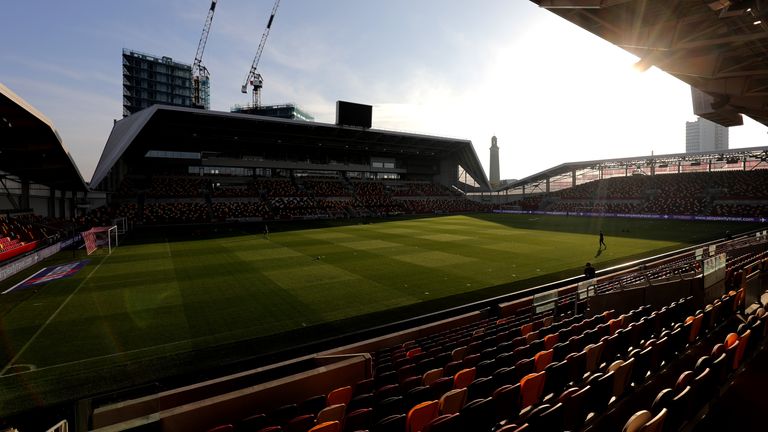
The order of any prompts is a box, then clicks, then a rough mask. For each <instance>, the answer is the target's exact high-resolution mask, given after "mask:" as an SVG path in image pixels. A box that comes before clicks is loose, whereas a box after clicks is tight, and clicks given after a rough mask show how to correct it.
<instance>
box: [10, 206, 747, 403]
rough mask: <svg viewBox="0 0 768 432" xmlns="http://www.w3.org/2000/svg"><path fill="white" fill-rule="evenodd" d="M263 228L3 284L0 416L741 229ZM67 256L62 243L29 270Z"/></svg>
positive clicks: (512, 224) (129, 245) (526, 225)
mask: <svg viewBox="0 0 768 432" xmlns="http://www.w3.org/2000/svg"><path fill="white" fill-rule="evenodd" d="M270 228H271V229H270V231H271V232H270V234H269V238H268V239H267V238H265V236H264V235H263V234H262V226H259V227H258V229H257V230H256V232H254V233H249V232H245V231H239V232H229V233H226V235H221V236H219V237H217V238H205V239H202V238H199V239H195V236H196V235H198V234H196V233H195V232H189V233H187V234H186V235H185V236H184V238H183V239H179V238H176V236H173V237H171V238H161V239H160V241H157V242H150V243H139V242H137V241H136V240H135V239H134V241H133V242H131V241H130V240H131V239H130V238H129V239H128V241H127V242H126V243H125V244H122V243H121V246H120V247H119V248H117V249H115V250H114V251H113V253H112V254H111V255H105V254H102V255H99V254H96V255H93V256H91V257H90V260H91V261H90V263H89V264H88V265H87V266H86V267H85V268H83V269H82V270H81V271H80V272H79V273H77V274H75V275H74V276H72V277H70V278H68V279H62V280H57V281H54V282H51V283H49V284H47V285H43V286H39V287H34V288H27V289H23V290H13V291H11V292H10V293H8V294H5V295H2V296H0V314H2V315H1V316H2V341H3V348H4V349H3V350H2V352H1V353H0V354H1V356H0V368H2V373H3V376H2V377H0V415H4V414H8V413H12V412H14V411H17V410H21V409H26V408H30V407H31V406H33V405H32V404H41V403H45V404H48V403H52V402H56V401H59V400H63V399H71V398H75V397H77V395H80V394H91V393H94V392H105V391H114V390H116V389H119V388H125V387H128V386H131V385H135V384H139V383H145V382H148V381H151V380H154V379H159V378H161V377H164V376H175V375H179V374H183V373H187V372H190V371H192V370H194V369H195V368H205V367H212V366H215V365H220V364H227V363H231V362H233V361H235V360H237V359H242V358H248V357H253V356H258V355H261V354H264V353H266V352H270V351H273V350H278V349H281V348H286V347H289V346H293V345H297V344H300V343H304V342H309V341H311V340H312V339H314V338H320V337H322V338H325V337H330V336H333V335H334V334H341V333H347V332H350V331H353V330H357V329H360V328H365V327H371V326H374V325H380V324H384V323H386V322H392V321H394V320H398V319H402V318H406V317H408V316H416V315H420V314H424V313H426V312H430V311H434V310H438V309H441V308H445V307H448V306H454V305H458V304H464V303H467V302H469V301H474V300H479V299H482V298H487V297H490V296H494V295H500V294H504V293H507V292H511V291H514V290H518V289H523V288H528V287H531V286H534V285H536V284H540V283H543V282H548V281H552V280H557V279H561V278H563V277H568V276H574V275H578V274H580V273H581V271H582V268H583V266H584V263H586V262H587V261H589V262H592V263H593V264H595V265H596V267H597V268H598V269H601V268H606V267H608V266H610V265H614V264H618V263H620V262H625V261H627V260H630V259H635V258H639V257H643V256H649V255H653V254H657V253H661V252H664V251H669V250H673V249H676V248H680V247H682V246H687V245H690V244H695V243H699V242H702V241H705V240H709V239H713V238H718V237H722V236H723V235H724V233H725V231H726V230H730V231H732V232H738V231H744V230H747V229H751V228H754V226H752V225H745V224H726V223H700V222H697V223H692V222H678V221H647V220H626V219H605V220H600V219H588V218H576V217H570V218H567V217H541V216H511V215H479V216H474V217H472V216H449V217H436V218H422V219H408V220H396V221H391V222H379V223H372V224H352V225H342V226H336V227H326V228H319V229H303V230H292V231H284V230H281V229H280V228H281V227H280V226H274V227H273V226H270ZM600 229H602V230H603V231H604V232H605V234H606V242H607V245H608V247H607V249H605V250H603V251H598V236H597V233H598V231H599V230H600ZM222 234H223V233H222ZM78 259H83V257H82V256H79V257H74V256H73V254H72V253H71V252H66V253H62V254H59V255H57V256H56V257H54V259H53V260H49V262H46V263H44V264H43V265H42V266H50V265H53V264H52V263H69V262H72V261H76V260H78ZM42 266H41V267H42ZM37 270H39V267H38V268H35V269H30V271H28V272H26V273H25V274H22V275H18V276H17V277H14V278H13V280H10V281H5V282H3V283H2V284H0V291H5V290H6V289H7V288H9V287H11V286H13V285H15V284H16V283H18V282H19V281H21V280H23V279H24V278H26V277H28V276H30V275H31V274H33V273H34V272H35V271H37ZM502 284H503V285H504V286H499V285H502ZM238 342H242V343H238Z"/></svg>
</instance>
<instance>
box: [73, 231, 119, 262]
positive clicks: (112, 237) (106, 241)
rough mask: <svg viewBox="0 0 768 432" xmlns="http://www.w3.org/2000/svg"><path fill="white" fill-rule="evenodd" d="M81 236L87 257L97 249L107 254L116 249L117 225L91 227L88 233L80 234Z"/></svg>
mask: <svg viewBox="0 0 768 432" xmlns="http://www.w3.org/2000/svg"><path fill="white" fill-rule="evenodd" d="M80 234H81V235H82V236H83V241H84V242H85V250H86V252H88V255H90V254H92V253H94V252H95V251H96V250H98V249H105V250H106V251H107V252H108V253H110V254H111V253H112V249H114V248H116V247H117V244H118V239H117V225H113V226H111V227H93V228H91V229H89V230H88V231H85V232H82V233H80Z"/></svg>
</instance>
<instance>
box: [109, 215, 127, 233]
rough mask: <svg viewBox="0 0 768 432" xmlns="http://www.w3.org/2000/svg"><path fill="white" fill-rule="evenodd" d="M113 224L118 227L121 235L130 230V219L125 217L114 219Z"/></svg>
mask: <svg viewBox="0 0 768 432" xmlns="http://www.w3.org/2000/svg"><path fill="white" fill-rule="evenodd" d="M112 225H114V226H116V227H117V233H118V234H120V235H123V234H125V233H126V232H127V231H128V219H127V218H125V217H119V218H116V219H112Z"/></svg>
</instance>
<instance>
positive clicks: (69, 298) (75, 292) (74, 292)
mask: <svg viewBox="0 0 768 432" xmlns="http://www.w3.org/2000/svg"><path fill="white" fill-rule="evenodd" d="M109 257H110V255H107V256H106V257H104V259H103V260H101V262H100V263H99V264H98V265H97V266H96V268H94V269H93V271H91V272H90V273H89V274H88V276H86V278H85V279H83V281H82V282H80V285H78V286H77V288H75V290H74V291H72V294H70V295H69V297H67V298H66V300H64V302H62V303H61V305H59V307H58V309H56V311H55V312H53V313H52V314H51V316H50V317H48V319H47V320H46V321H45V322H44V323H43V325H42V326H40V328H39V329H37V331H36V332H35V334H33V335H32V337H31V338H29V340H28V341H27V343H25V344H24V346H23V347H21V349H20V350H19V352H17V353H16V355H15V356H13V358H12V359H11V360H10V361H9V362H8V364H6V365H5V367H4V368H3V369H2V370H0V376H3V375H5V373H6V372H8V369H10V368H11V367H12V366H13V364H14V363H15V362H16V360H18V359H19V357H21V355H22V354H24V351H26V350H27V348H29V346H30V345H32V342H34V341H35V339H37V337H38V336H40V333H42V332H43V330H45V328H46V327H48V324H50V323H51V321H53V319H54V318H56V315H58V314H59V312H61V310H62V309H64V306H66V305H67V303H69V301H70V300H72V297H74V296H75V294H77V293H78V291H80V288H82V287H83V285H85V283H86V282H87V281H88V279H90V278H91V276H93V274H94V273H96V271H97V270H98V269H99V267H101V265H102V264H104V261H106V260H107V258H109Z"/></svg>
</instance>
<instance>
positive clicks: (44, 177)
mask: <svg viewBox="0 0 768 432" xmlns="http://www.w3.org/2000/svg"><path fill="white" fill-rule="evenodd" d="M0 170H1V171H3V172H6V173H8V174H10V175H12V176H17V177H19V178H20V179H24V180H29V181H31V182H34V183H38V184H41V185H45V186H49V187H51V188H54V189H58V190H76V191H83V190H86V185H85V182H84V181H83V177H82V176H81V175H80V171H79V170H78V169H77V166H76V165H75V163H74V161H73V160H72V157H71V156H70V155H69V152H68V151H67V149H66V148H65V147H64V144H63V143H62V141H61V137H60V136H59V133H58V132H57V131H56V128H54V127H53V123H52V122H51V121H50V120H49V119H48V118H46V117H45V116H44V115H43V114H42V113H40V112H39V111H38V110H36V109H35V108H34V107H32V106H31V105H30V104H29V103H27V101H25V100H24V99H22V98H21V97H19V96H18V95H17V94H15V93H14V92H12V91H11V90H10V89H9V88H8V87H6V86H4V85H3V84H0Z"/></svg>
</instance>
